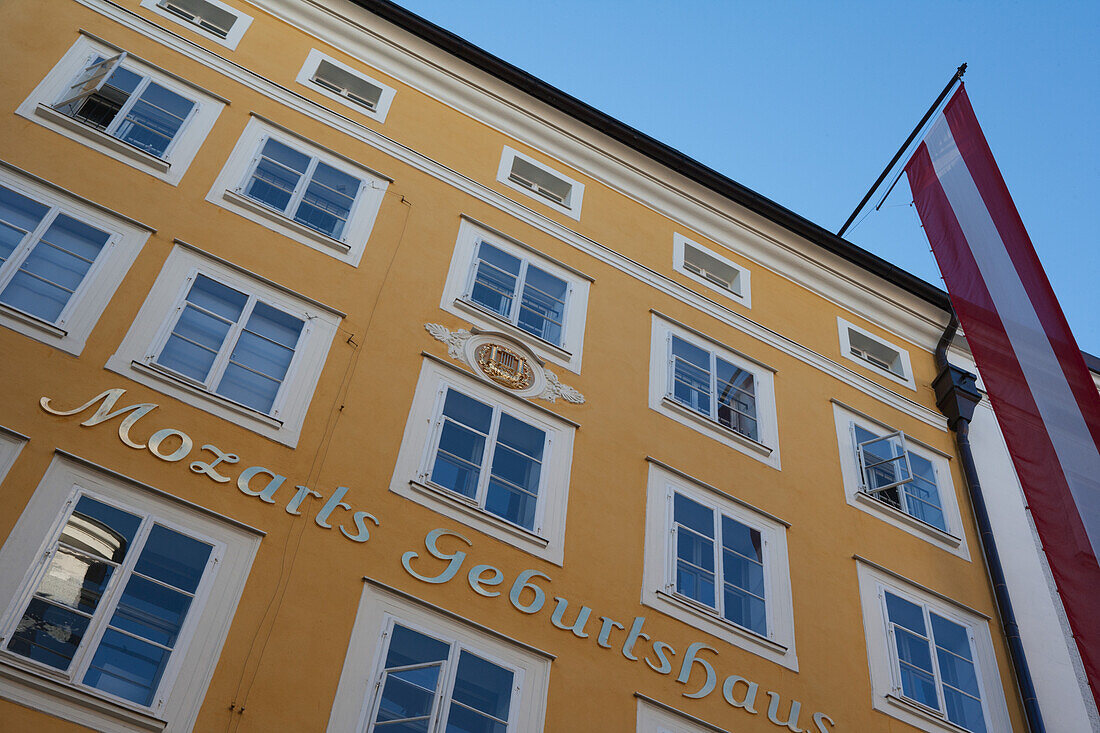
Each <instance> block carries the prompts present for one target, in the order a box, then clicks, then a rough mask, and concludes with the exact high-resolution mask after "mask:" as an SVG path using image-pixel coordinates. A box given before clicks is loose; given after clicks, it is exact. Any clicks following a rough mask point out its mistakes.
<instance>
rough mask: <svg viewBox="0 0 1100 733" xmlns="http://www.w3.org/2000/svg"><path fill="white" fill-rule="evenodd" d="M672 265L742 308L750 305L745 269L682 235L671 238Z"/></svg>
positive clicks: (747, 271) (749, 292)
mask: <svg viewBox="0 0 1100 733" xmlns="http://www.w3.org/2000/svg"><path fill="white" fill-rule="evenodd" d="M672 266H673V268H674V269H675V270H676V271H677V272H679V273H682V274H684V275H686V276H687V277H689V278H691V279H692V280H694V281H695V282H697V283H700V284H701V285H706V286H707V287H708V288H710V289H711V290H713V291H715V292H718V293H720V294H721V295H723V296H725V297H726V298H729V299H730V300H732V301H734V302H736V303H740V304H741V305H743V306H745V307H746V308H748V307H750V306H751V305H752V298H751V290H750V287H749V281H750V273H749V270H748V269H747V268H745V267H742V266H741V265H738V264H736V263H734V262H733V261H732V260H730V259H729V258H727V257H724V256H723V255H720V254H718V253H717V252H715V251H714V250H713V249H712V248H709V247H704V246H703V245H701V244H698V243H697V242H693V241H691V240H690V239H688V238H687V237H685V236H683V235H682V234H674V235H673V237H672Z"/></svg>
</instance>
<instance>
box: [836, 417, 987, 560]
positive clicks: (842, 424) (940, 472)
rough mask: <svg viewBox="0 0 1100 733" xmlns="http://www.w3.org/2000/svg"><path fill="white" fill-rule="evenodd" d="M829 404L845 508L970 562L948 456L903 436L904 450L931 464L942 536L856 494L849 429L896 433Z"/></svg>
mask: <svg viewBox="0 0 1100 733" xmlns="http://www.w3.org/2000/svg"><path fill="white" fill-rule="evenodd" d="M832 404H833V419H834V421H835V423H836V437H837V446H838V450H839V459H840V473H841V476H842V479H843V484H844V486H843V488H844V499H845V501H846V502H847V503H848V506H851V507H855V508H856V509H859V510H860V511H862V512H866V513H867V514H870V515H872V516H874V517H878V518H879V519H881V520H883V521H885V522H888V523H889V524H892V525H894V526H895V527H897V528H898V529H900V530H902V531H904V532H908V533H909V534H911V535H913V536H914V537H918V538H920V539H922V540H925V541H926V542H928V543H930V544H932V545H935V546H936V547H939V548H940V549H942V550H945V551H947V552H949V553H951V554H952V555H955V556H957V557H960V558H962V559H963V560H970V549H969V547H968V545H967V541H966V532H965V531H964V530H963V520H962V514H961V512H960V510H959V499H958V494H957V492H956V490H955V485H954V481H953V480H952V478H951V464H950V461H949V460H948V456H947V455H946V454H944V453H942V452H940V451H938V450H932V449H929V448H928V447H926V446H925V445H924V444H923V443H921V442H919V441H916V440H909V439H908V436H906V438H907V440H906V447H907V448H908V449H909V452H910V453H914V454H916V455H919V456H921V457H922V458H924V459H926V460H928V461H929V462H931V463H932V467H933V469H934V470H935V472H936V490H937V491H938V492H939V496H940V509H941V510H942V511H943V517H944V522H945V523H946V524H947V531H946V532H944V531H942V530H940V529H939V528H937V527H933V526H931V525H929V524H926V523H924V522H922V521H920V520H919V519H916V518H914V517H911V516H909V515H908V514H906V513H905V512H903V511H901V510H898V509H895V508H894V507H892V506H889V505H888V504H886V503H885V502H882V501H879V500H878V499H875V498H873V497H871V496H868V495H867V494H865V493H864V492H862V491H860V487H861V486H862V484H863V481H862V477H861V476H860V467H859V456H858V455H857V453H856V444H855V438H854V437H853V434H852V425H853V424H855V425H859V426H860V427H862V428H864V429H865V430H870V431H871V432H874V433H876V434H883V433H884V432H886V433H889V432H892V431H894V430H896V428H889V427H887V426H885V425H884V424H882V423H881V422H879V421H877V420H874V419H871V418H868V417H867V416H865V415H863V414H862V413H859V412H856V411H854V410H852V409H850V408H848V407H846V406H845V405H843V404H842V403H839V402H837V401H836V400H833V403H832Z"/></svg>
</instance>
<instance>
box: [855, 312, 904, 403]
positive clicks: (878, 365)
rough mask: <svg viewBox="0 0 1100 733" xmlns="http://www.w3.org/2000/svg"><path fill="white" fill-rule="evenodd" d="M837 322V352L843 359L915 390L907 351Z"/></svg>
mask: <svg viewBox="0 0 1100 733" xmlns="http://www.w3.org/2000/svg"><path fill="white" fill-rule="evenodd" d="M837 322H838V324H839V328H840V351H841V355H842V356H844V358H845V359H848V360H850V361H854V362H856V363H857V364H859V365H860V366H862V367H866V368H868V369H870V370H871V371H873V372H875V373H876V374H881V375H882V376H884V377H889V378H890V379H892V380H893V381H895V382H900V383H901V384H904V385H905V386H907V387H909V388H910V389H916V385H915V383H914V381H913V371H912V369H911V368H910V366H909V352H907V351H905V350H903V349H899V348H898V347H897V346H894V345H893V344H891V343H889V342H887V341H883V340H882V339H880V338H878V337H877V336H874V335H872V334H870V333H868V332H867V331H865V330H863V329H862V328H860V327H859V326H856V325H853V324H851V323H848V322H847V321H845V320H844V319H843V318H838V319H837Z"/></svg>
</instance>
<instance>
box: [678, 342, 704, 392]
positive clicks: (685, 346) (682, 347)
mask: <svg viewBox="0 0 1100 733" xmlns="http://www.w3.org/2000/svg"><path fill="white" fill-rule="evenodd" d="M672 355H673V356H678V357H680V359H682V360H684V361H686V362H687V363H689V364H694V365H695V366H696V367H698V368H699V369H702V370H703V371H704V372H707V373H708V374H709V373H710V352H708V351H706V350H704V349H700V348H699V347H698V346H696V345H695V344H689V343H688V342H687V341H684V340H683V339H682V338H680V337H678V336H673V337H672ZM708 385H709V381H708Z"/></svg>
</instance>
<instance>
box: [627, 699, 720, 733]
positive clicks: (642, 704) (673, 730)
mask: <svg viewBox="0 0 1100 733" xmlns="http://www.w3.org/2000/svg"><path fill="white" fill-rule="evenodd" d="M634 698H635V700H637V701H638V722H637V728H636V730H637V733H728V731H727V730H726V729H725V728H720V727H718V726H717V725H715V724H714V723H708V722H707V721H705V720H703V719H702V718H697V717H695V716H694V715H690V714H688V713H685V712H683V711H681V710H677V709H676V708H674V707H672V706H671V705H666V704H665V703H663V702H660V701H659V700H655V699H653V698H651V697H646V696H645V695H643V694H642V693H640V692H635V693H634Z"/></svg>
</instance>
